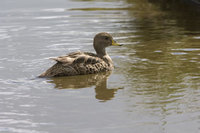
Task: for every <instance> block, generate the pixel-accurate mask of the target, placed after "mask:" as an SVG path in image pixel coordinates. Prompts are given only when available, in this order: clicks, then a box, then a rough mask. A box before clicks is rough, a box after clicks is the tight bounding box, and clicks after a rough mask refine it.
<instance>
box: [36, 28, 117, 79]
mask: <svg viewBox="0 0 200 133" xmlns="http://www.w3.org/2000/svg"><path fill="white" fill-rule="evenodd" d="M111 45H115V46H120V45H119V44H117V43H115V41H114V40H113V38H112V36H111V35H110V34H108V33H105V32H102V33H98V34H97V35H96V36H95V37H94V41H93V46H94V49H95V51H96V53H97V54H93V53H88V52H80V51H79V52H73V53H70V54H68V55H64V56H60V57H56V58H50V59H52V60H55V61H57V63H56V64H55V65H53V66H52V67H50V68H49V69H48V70H47V71H45V72H44V73H42V74H41V75H40V76H39V77H56V76H74V75H85V74H94V73H99V72H104V71H111V70H113V68H114V66H113V62H112V60H111V58H110V57H109V55H108V54H107V53H106V51H105V48H106V47H108V46H111Z"/></svg>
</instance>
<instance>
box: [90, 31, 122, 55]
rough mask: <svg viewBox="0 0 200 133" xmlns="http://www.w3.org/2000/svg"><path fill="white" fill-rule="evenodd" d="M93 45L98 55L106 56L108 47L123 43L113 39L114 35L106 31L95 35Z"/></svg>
mask: <svg viewBox="0 0 200 133" xmlns="http://www.w3.org/2000/svg"><path fill="white" fill-rule="evenodd" d="M93 46H94V49H95V50H96V52H97V55H99V56H104V55H105V54H106V51H105V48H106V47H109V46H121V45H120V44H118V43H116V41H114V40H113V37H112V36H111V35H110V34H108V33H106V32H101V33H98V34H96V36H95V37H94V42H93Z"/></svg>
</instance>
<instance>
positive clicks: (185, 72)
mask: <svg viewBox="0 0 200 133" xmlns="http://www.w3.org/2000/svg"><path fill="white" fill-rule="evenodd" d="M127 2H128V3H131V4H133V7H134V8H132V9H131V10H129V11H128V14H129V17H130V18H135V19H134V20H131V21H129V22H127V21H126V22H125V21H124V22H122V25H123V23H126V24H127V25H128V26H127V27H123V28H122V29H123V30H129V31H131V30H132V31H134V32H128V33H119V35H118V36H131V35H135V37H132V38H126V39H121V40H120V41H121V42H126V43H127V44H129V45H126V47H127V49H123V50H120V52H121V53H122V55H123V56H124V57H125V58H124V59H125V60H124V61H123V63H124V64H126V65H125V66H126V69H124V65H123V64H119V70H120V71H121V73H126V78H127V79H129V80H127V81H128V82H129V84H130V86H129V87H128V88H129V93H128V95H130V96H131V97H133V98H134V97H137V96H140V95H141V96H142V97H143V100H142V101H140V104H145V105H146V107H148V108H158V107H163V106H164V107H165V108H167V107H166V105H169V104H170V103H173V104H174V105H171V108H174V109H175V110H176V109H177V108H179V107H178V106H179V105H180V103H182V101H183V98H184V97H186V99H188V101H187V102H183V103H184V104H187V105H188V106H189V108H190V107H191V106H192V105H191V106H190V103H196V104H197V102H196V101H198V100H197V99H198V97H197V96H194V95H193V96H190V95H187V93H188V94H194V93H195V92H197V95H198V89H200V87H199V86H200V84H199V83H200V67H199V66H200V45H199V44H200V39H199V37H200V25H199V24H200V15H199V14H200V13H199V12H198V11H197V12H196V11H194V10H193V9H191V7H187V8H183V6H185V5H184V4H182V5H180V1H177V3H176V2H174V1H173V2H172V3H171V4H170V2H169V1H168V2H167V1H154V0H134V1H129V0H127ZM185 7H186V6H185ZM183 9H184V10H183ZM197 14H198V16H197ZM135 42H137V43H135ZM131 51H132V52H131ZM127 53H128V54H127ZM180 108H181V107H180ZM192 108H193V110H199V108H198V107H197V106H192ZM191 110H192V109H191ZM179 111H180V110H179Z"/></svg>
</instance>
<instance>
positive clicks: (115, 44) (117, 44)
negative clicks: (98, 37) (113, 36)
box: [112, 40, 122, 46]
mask: <svg viewBox="0 0 200 133" xmlns="http://www.w3.org/2000/svg"><path fill="white" fill-rule="evenodd" d="M112 46H122V44H119V43H116V42H115V41H114V40H113V41H112Z"/></svg>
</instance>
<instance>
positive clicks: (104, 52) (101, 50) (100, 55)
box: [94, 48, 107, 58]
mask: <svg viewBox="0 0 200 133" xmlns="http://www.w3.org/2000/svg"><path fill="white" fill-rule="evenodd" d="M94 49H95V51H96V53H97V56H98V57H100V58H103V57H104V56H105V55H107V53H106V50H105V48H101V49H99V48H94Z"/></svg>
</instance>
